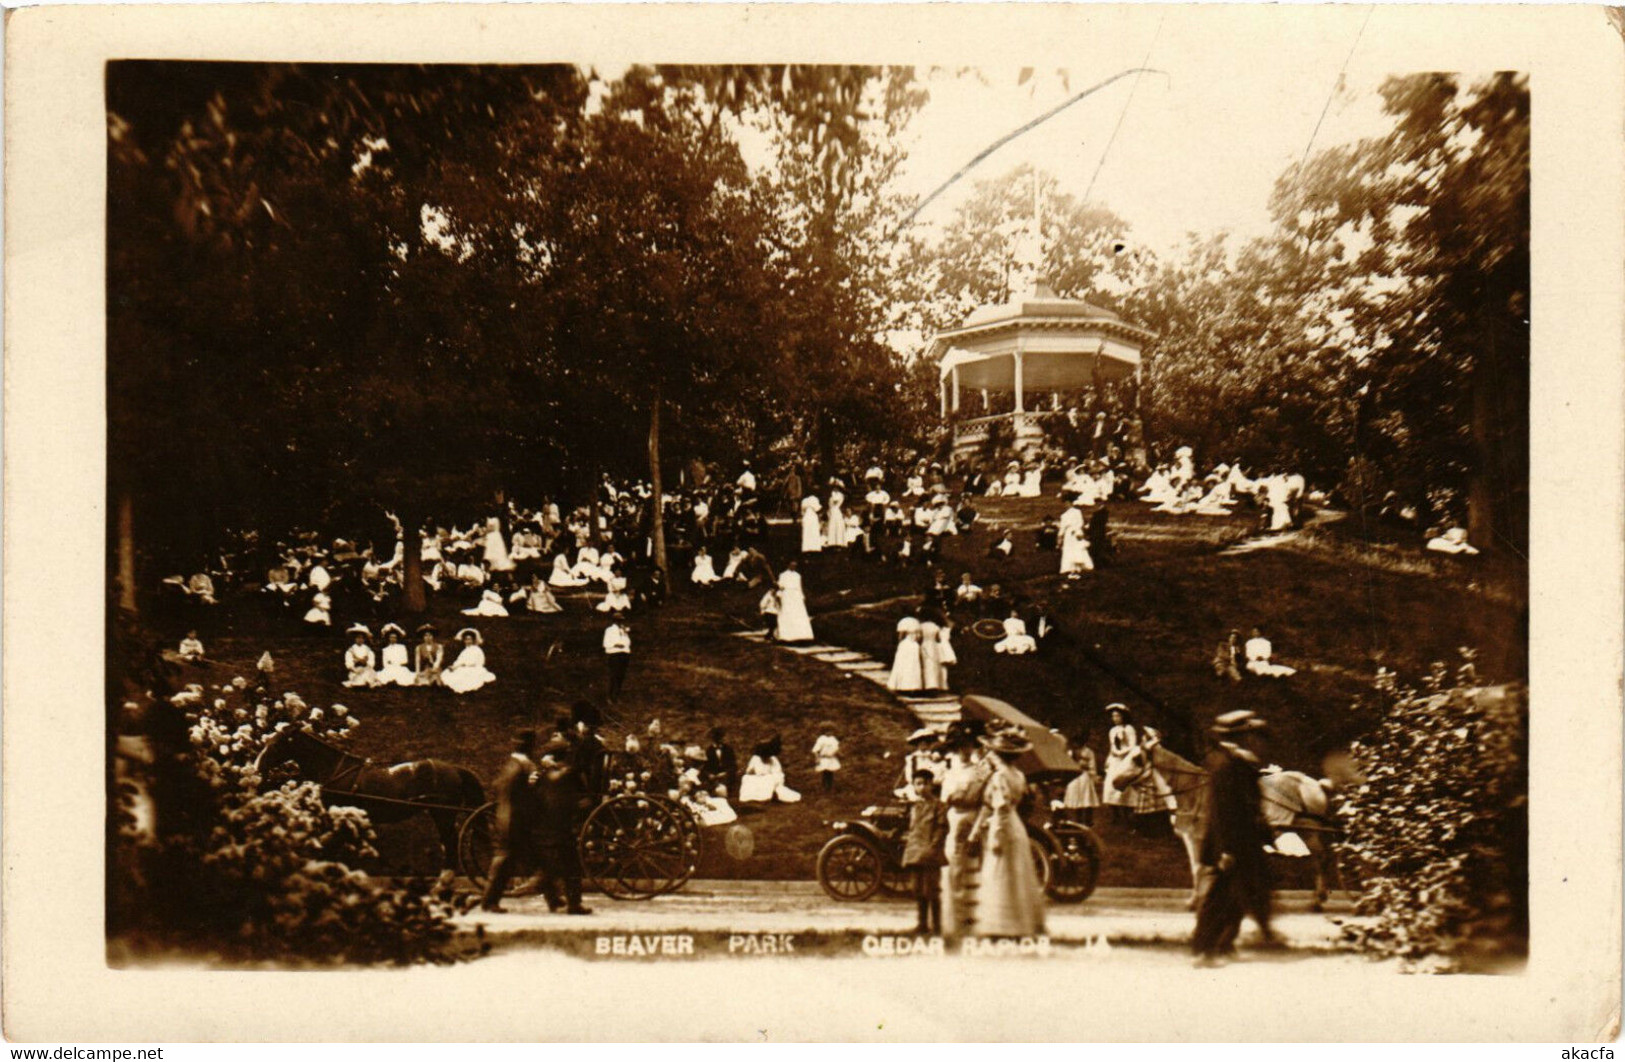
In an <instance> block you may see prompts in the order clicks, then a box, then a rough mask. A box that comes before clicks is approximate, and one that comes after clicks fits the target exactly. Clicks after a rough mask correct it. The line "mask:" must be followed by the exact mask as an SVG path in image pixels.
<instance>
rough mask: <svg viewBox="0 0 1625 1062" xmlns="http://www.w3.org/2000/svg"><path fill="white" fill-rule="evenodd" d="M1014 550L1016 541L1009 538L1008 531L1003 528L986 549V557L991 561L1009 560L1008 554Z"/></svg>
mask: <svg viewBox="0 0 1625 1062" xmlns="http://www.w3.org/2000/svg"><path fill="white" fill-rule="evenodd" d="M1015 550H1016V540H1015V539H1014V538H1012V537H1011V535H1010V529H1009V528H1003V529H1001V530H1000V531H999V533H998V535H997V536H995V537H994V539H993V541H992V542H991V543H990V544H989V545H988V547H987V555H988V556H989V557H990V558H992V559H993V560H997V561H1002V560H1009V559H1010V554H1012V553H1014V552H1015Z"/></svg>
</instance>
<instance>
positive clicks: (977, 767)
mask: <svg viewBox="0 0 1625 1062" xmlns="http://www.w3.org/2000/svg"><path fill="white" fill-rule="evenodd" d="M976 725H977V724H975V723H969V724H966V723H954V724H953V725H952V726H950V727H949V728H948V736H947V738H946V739H945V741H944V746H945V748H946V749H947V750H948V765H947V767H946V768H945V769H944V771H943V775H942V802H943V803H944V804H946V805H947V806H948V839H947V841H946V843H945V846H944V853H945V856H946V858H947V860H948V865H947V866H945V867H944V868H943V871H942V931H943V934H944V935H945V936H947V937H949V938H950V939H954V938H958V937H962V936H964V935H965V934H966V933H968V932H970V928H971V925H972V922H973V921H974V919H975V916H976V892H977V882H978V872H979V870H980V868H981V862H982V857H981V853H980V851H979V850H977V849H976V848H975V847H974V846H973V845H972V844H971V831H972V829H973V828H974V827H975V826H976V820H977V816H978V813H979V812H980V811H981V807H982V790H983V789H984V788H985V787H986V785H987V779H988V775H989V773H990V772H991V770H992V767H991V765H990V764H989V763H988V762H987V760H986V758H985V757H984V756H983V754H982V752H981V750H980V747H979V746H978V745H977V743H976V735H975V728H976Z"/></svg>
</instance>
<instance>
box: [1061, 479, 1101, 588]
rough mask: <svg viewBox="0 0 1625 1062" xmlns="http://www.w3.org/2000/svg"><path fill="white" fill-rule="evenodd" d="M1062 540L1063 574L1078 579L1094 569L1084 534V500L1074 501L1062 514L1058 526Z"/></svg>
mask: <svg viewBox="0 0 1625 1062" xmlns="http://www.w3.org/2000/svg"><path fill="white" fill-rule="evenodd" d="M1056 534H1057V537H1059V539H1060V542H1061V574H1062V575H1065V576H1067V577H1068V578H1071V579H1076V578H1077V577H1078V576H1080V575H1082V574H1083V573H1084V572H1087V571H1093V570H1094V567H1095V562H1094V560H1093V559H1092V558H1091V557H1090V556H1089V539H1088V537H1087V536H1086V535H1085V534H1084V523H1083V502H1082V500H1081V499H1080V500H1079V501H1076V502H1073V503H1072V504H1071V505H1070V506H1068V507H1067V510H1066V512H1064V513H1062V514H1061V522H1060V525H1059V526H1058V527H1057V528H1056Z"/></svg>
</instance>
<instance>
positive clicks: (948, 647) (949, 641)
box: [937, 619, 959, 690]
mask: <svg viewBox="0 0 1625 1062" xmlns="http://www.w3.org/2000/svg"><path fill="white" fill-rule="evenodd" d="M953 631H954V621H953V620H950V619H945V620H943V621H942V627H941V629H940V630H938V631H937V656H938V657H939V658H940V660H941V662H942V688H943V689H945V690H948V689H953V683H952V681H951V680H950V679H949V677H948V669H949V668H951V667H953V666H954V665H955V664H957V663H959V654H958V653H956V652H954V643H953V638H952V635H953Z"/></svg>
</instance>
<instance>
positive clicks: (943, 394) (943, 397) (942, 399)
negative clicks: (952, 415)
mask: <svg viewBox="0 0 1625 1062" xmlns="http://www.w3.org/2000/svg"><path fill="white" fill-rule="evenodd" d="M937 399H938V402H939V404H940V406H941V408H942V412H941V414H940V416H941V418H942V419H943V420H947V419H948V378H947V377H946V376H942V377H939V378H938V379H937Z"/></svg>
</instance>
